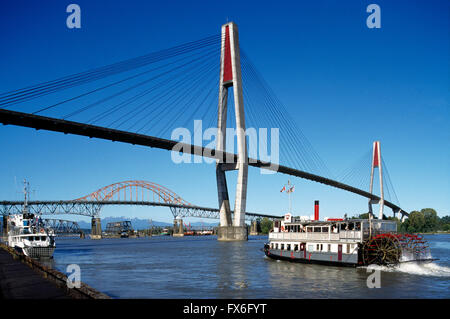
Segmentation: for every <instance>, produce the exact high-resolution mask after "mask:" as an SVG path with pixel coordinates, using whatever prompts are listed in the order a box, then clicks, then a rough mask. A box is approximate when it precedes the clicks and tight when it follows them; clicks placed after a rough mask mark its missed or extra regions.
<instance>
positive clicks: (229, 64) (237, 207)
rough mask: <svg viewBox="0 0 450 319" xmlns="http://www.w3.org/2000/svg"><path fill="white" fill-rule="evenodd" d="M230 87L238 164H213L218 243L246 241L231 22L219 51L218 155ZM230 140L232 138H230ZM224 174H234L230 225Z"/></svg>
mask: <svg viewBox="0 0 450 319" xmlns="http://www.w3.org/2000/svg"><path fill="white" fill-rule="evenodd" d="M230 87H233V97H234V107H235V115H236V132H237V149H238V162H237V163H229V162H227V161H226V159H224V158H220V159H218V160H217V167H216V177H217V192H218V198H219V209H220V226H219V228H218V229H217V239H218V240H220V241H242V240H247V239H248V230H247V226H246V225H245V210H246V200H247V176H248V162H247V143H246V139H245V115H244V99H243V92H242V77H241V62H240V51H239V37H238V29H237V26H236V24H235V23H233V22H230V23H227V24H224V25H223V26H222V50H221V67H220V85H219V109H218V121H217V145H216V150H217V151H219V152H223V151H226V138H225V137H226V136H225V133H226V122H227V100H228V99H227V95H228V88H230ZM232 138H234V136H233V137H232ZM227 170H237V171H238V180H237V185H236V197H235V203H234V216H233V221H231V211H230V204H229V199H228V198H229V197H228V189H227V183H226V176H225V172H226V171H227Z"/></svg>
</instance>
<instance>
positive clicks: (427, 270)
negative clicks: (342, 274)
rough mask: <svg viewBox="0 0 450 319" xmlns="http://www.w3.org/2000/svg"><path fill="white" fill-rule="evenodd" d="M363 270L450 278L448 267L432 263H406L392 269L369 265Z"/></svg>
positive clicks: (449, 268)
mask: <svg viewBox="0 0 450 319" xmlns="http://www.w3.org/2000/svg"><path fill="white" fill-rule="evenodd" d="M364 268H369V269H374V270H381V271H385V272H402V273H408V274H411V275H419V276H435V277H450V267H445V266H440V265H438V264H435V263H432V262H431V263H416V262H407V263H401V264H399V265H397V266H393V267H388V266H379V265H369V266H367V267H364Z"/></svg>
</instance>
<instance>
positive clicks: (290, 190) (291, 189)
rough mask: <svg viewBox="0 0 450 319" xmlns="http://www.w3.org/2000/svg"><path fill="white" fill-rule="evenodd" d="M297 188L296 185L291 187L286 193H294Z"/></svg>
mask: <svg viewBox="0 0 450 319" xmlns="http://www.w3.org/2000/svg"><path fill="white" fill-rule="evenodd" d="M294 190H295V185H294V186H292V187H291V188H289V189H288V190H287V191H286V193H292V192H293V191H294Z"/></svg>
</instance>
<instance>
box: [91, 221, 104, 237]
mask: <svg viewBox="0 0 450 319" xmlns="http://www.w3.org/2000/svg"><path fill="white" fill-rule="evenodd" d="M101 238H102V224H101V220H100V218H97V217H92V220H91V239H101Z"/></svg>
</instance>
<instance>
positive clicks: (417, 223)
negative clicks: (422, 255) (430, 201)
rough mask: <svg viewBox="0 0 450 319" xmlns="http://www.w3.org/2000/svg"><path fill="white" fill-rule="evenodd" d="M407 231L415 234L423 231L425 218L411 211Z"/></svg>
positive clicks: (421, 214)
mask: <svg viewBox="0 0 450 319" xmlns="http://www.w3.org/2000/svg"><path fill="white" fill-rule="evenodd" d="M408 221H409V222H408V224H409V225H408V227H407V229H406V230H407V231H408V232H410V233H417V232H421V231H423V229H424V227H425V216H424V215H423V213H422V212H418V211H413V212H411V213H410V214H409V218H408Z"/></svg>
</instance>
